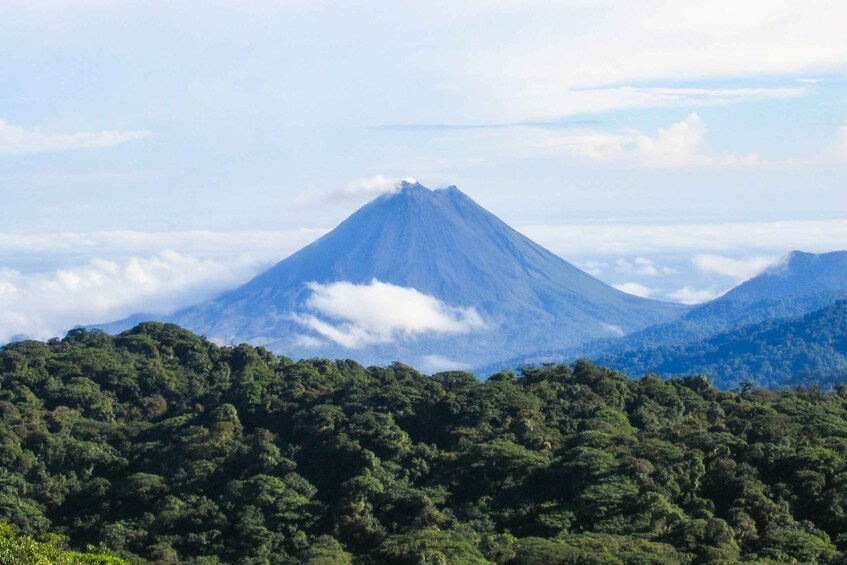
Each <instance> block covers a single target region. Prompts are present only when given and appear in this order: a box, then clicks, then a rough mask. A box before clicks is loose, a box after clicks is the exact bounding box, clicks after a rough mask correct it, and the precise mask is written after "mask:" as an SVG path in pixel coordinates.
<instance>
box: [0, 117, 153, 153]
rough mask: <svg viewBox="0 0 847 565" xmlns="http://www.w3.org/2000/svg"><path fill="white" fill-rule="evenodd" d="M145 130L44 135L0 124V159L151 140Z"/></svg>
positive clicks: (43, 133)
mask: <svg viewBox="0 0 847 565" xmlns="http://www.w3.org/2000/svg"><path fill="white" fill-rule="evenodd" d="M151 135H152V133H151V132H150V131H147V130H133V131H97V132H78V133H46V132H43V131H41V130H39V129H25V128H23V127H20V126H13V125H11V124H9V123H8V122H6V121H5V120H0V155H35V154H38V153H54V152H57V151H69V150H73V149H96V148H100V147H110V146H112V145H119V144H121V143H126V142H128V141H135V140H137V139H144V138H145V137H150V136H151Z"/></svg>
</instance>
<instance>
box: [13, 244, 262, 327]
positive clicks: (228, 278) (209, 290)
mask: <svg viewBox="0 0 847 565" xmlns="http://www.w3.org/2000/svg"><path fill="white" fill-rule="evenodd" d="M255 268H256V265H255V263H254V262H253V261H251V260H249V259H244V260H242V261H239V262H226V263H224V262H220V261H214V260H211V259H198V258H196V257H191V256H188V255H182V254H180V253H176V252H174V251H163V252H161V253H158V254H156V255H154V256H152V257H131V258H128V259H125V260H121V261H110V260H103V259H92V260H90V261H89V262H87V263H86V264H84V265H82V266H78V267H73V268H68V269H58V270H55V271H52V272H47V273H31V274H26V273H22V272H20V271H17V270H14V269H8V268H6V269H0V343H5V342H7V341H9V339H11V338H13V337H15V336H18V335H22V336H26V337H29V338H35V339H46V338H49V337H53V336H61V335H63V334H64V333H65V332H66V331H67V330H69V329H70V328H72V327H74V326H76V325H81V324H92V323H102V322H109V321H112V320H115V319H119V318H122V317H125V316H127V315H129V314H132V313H135V312H138V311H144V312H150V313H167V312H169V311H172V310H175V309H177V308H179V307H181V306H186V305H188V304H191V303H194V302H199V301H201V300H204V299H207V298H211V297H212V296H214V295H215V294H217V293H218V292H220V291H222V290H224V289H226V288H229V287H231V286H234V285H236V284H239V283H241V282H244V281H245V280H246V279H247V278H249V276H250V275H251V274H252V273H253V272H254V271H255Z"/></svg>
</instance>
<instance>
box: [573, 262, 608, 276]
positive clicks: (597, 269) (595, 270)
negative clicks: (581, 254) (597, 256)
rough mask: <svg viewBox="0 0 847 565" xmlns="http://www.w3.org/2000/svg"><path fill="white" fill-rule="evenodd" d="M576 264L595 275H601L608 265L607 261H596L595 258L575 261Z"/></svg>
mask: <svg viewBox="0 0 847 565" xmlns="http://www.w3.org/2000/svg"><path fill="white" fill-rule="evenodd" d="M574 265H576V266H577V267H579V268H580V269H582V270H583V271H585V272H586V273H588V274H589V275H591V276H593V277H599V276H600V275H602V274H603V271H604V270H605V269H606V267H608V265H607V264H606V263H604V262H603V261H595V260H593V259H588V260H584V261H574Z"/></svg>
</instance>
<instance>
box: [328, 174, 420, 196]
mask: <svg viewBox="0 0 847 565" xmlns="http://www.w3.org/2000/svg"><path fill="white" fill-rule="evenodd" d="M404 181H405V182H410V183H414V182H416V181H415V179H413V178H412V177H406V178H391V177H384V176H382V175H376V176H374V177H368V178H360V179H356V180H354V181H350V182H348V183H347V185H346V186H345V187H344V190H342V191H341V194H342V195H344V196H371V197H373V196H379V195H380V194H391V193H393V192H397V190H398V189H399V187H400V183H402V182H404Z"/></svg>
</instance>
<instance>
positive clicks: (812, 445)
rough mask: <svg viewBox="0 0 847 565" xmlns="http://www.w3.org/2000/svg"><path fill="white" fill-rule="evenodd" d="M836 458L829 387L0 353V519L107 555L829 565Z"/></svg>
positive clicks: (578, 369) (844, 402)
mask: <svg viewBox="0 0 847 565" xmlns="http://www.w3.org/2000/svg"><path fill="white" fill-rule="evenodd" d="M845 460H847V387H845V388H838V389H836V390H834V391H833V392H821V391H818V390H815V389H800V390H796V391H786V390H783V391H778V392H772V391H765V390H756V389H752V388H749V387H745V388H743V389H742V390H738V391H731V392H721V391H719V390H716V389H715V388H713V387H711V386H710V385H709V383H708V382H707V381H706V380H705V379H703V378H698V377H689V378H685V379H678V380H671V381H667V382H664V381H662V380H660V379H658V378H656V377H645V378H643V379H641V380H638V381H633V380H629V379H627V378H625V377H624V376H623V375H621V374H619V373H615V372H613V371H611V370H608V369H603V368H600V367H597V366H593V365H591V364H589V363H587V362H582V361H581V362H577V363H575V364H574V365H573V366H571V367H568V366H562V365H559V366H554V365H549V366H542V367H540V368H535V369H527V370H526V371H525V372H524V374H523V375H522V376H520V377H515V375H513V374H511V373H508V372H505V373H499V374H496V375H494V376H493V377H492V378H491V379H490V380H488V381H486V382H480V381H478V380H477V379H475V378H473V377H472V376H471V375H469V374H466V373H461V372H450V373H441V374H438V375H434V376H432V377H427V376H424V375H421V374H419V373H417V372H416V371H414V370H413V369H411V368H409V367H406V366H403V365H399V364H398V365H393V366H390V367H385V368H379V367H371V368H367V369H366V368H363V367H361V366H359V365H357V364H356V363H354V362H351V361H336V362H331V361H325V360H311V361H301V362H298V363H294V362H292V361H291V360H289V359H287V358H284V357H283V358H277V357H275V356H273V355H271V354H270V353H268V352H267V351H265V350H263V349H261V348H253V347H249V346H245V345H241V346H238V347H218V346H216V345H214V344H212V343H209V342H208V341H206V340H204V339H202V338H199V337H197V336H195V335H193V334H191V333H189V332H187V331H184V330H181V329H179V328H178V327H176V326H172V325H162V324H153V323H148V324H142V325H140V326H138V327H137V328H135V329H133V330H131V331H129V332H126V333H124V334H122V335H119V336H116V337H110V336H108V335H106V334H104V333H102V332H86V331H83V330H75V331H73V332H71V333H70V334H68V336H67V337H66V338H65V339H64V340H61V341H59V340H51V341H50V342H48V343H46V344H45V343H38V342H32V341H29V342H21V343H16V344H12V345H9V346H6V347H4V348H3V349H2V350H0V520H2V521H5V522H7V523H9V524H12V525H13V526H14V527H15V528H16V529H17V530H18V531H19V532H20V533H21V535H32V536H38V535H42V534H43V533H45V532H57V533H59V534H61V535H67V536H69V537H70V539H72V540H73V543H74V545H75V547H86V546H88V545H93V546H95V547H99V546H105V547H109V548H112V549H113V550H114V551H115V552H116V553H117V554H119V555H120V556H122V557H124V558H126V559H127V560H128V561H129V562H145V561H146V562H153V563H177V562H179V563H194V564H205V565H211V564H214V563H241V564H264V563H298V562H307V563H322V564H332V563H338V564H341V563H375V564H381V563H385V564H387V563H400V564H403V563H410V564H417V563H426V564H435V563H471V564H473V563H480V564H483V563H498V564H525V563H527V564H533V563H544V564H553V563H603V564H607V563H638V564H645V563H706V562H721V561H723V562H726V563H733V562H738V561H739V560H750V561H753V560H758V562H762V563H763V562H787V561H796V562H809V563H815V562H817V563H841V562H843V555H844V553H843V552H844V551H845V550H846V549H847V472H846V471H845ZM4 543H7V542H4Z"/></svg>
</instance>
